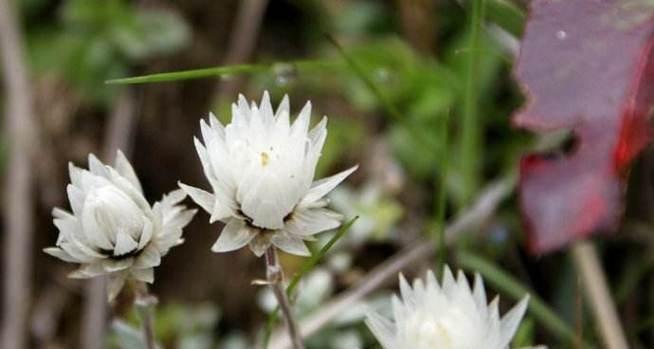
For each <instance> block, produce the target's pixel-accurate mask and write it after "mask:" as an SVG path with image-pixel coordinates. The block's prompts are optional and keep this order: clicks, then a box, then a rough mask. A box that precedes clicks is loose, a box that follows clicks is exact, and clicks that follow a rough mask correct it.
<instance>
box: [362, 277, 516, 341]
mask: <svg viewBox="0 0 654 349" xmlns="http://www.w3.org/2000/svg"><path fill="white" fill-rule="evenodd" d="M400 293H401V296H402V297H401V299H400V298H398V297H397V296H394V297H393V302H392V303H393V317H394V322H391V321H389V320H388V319H386V318H384V317H383V316H381V315H379V314H377V313H374V312H373V313H370V314H369V315H368V318H367V319H366V323H367V324H368V327H369V328H370V330H371V331H372V332H373V334H374V335H375V337H377V339H378V340H379V342H380V343H381V345H382V346H383V347H384V349H407V348H411V349H482V348H483V349H507V348H508V347H509V343H510V341H511V339H512V338H513V335H514V334H515V332H516V330H517V328H518V325H519V324H520V320H521V319H522V317H523V315H524V313H525V310H526V309H527V302H528V297H525V298H523V299H522V300H521V301H520V303H518V304H517V305H516V306H515V307H514V308H513V309H511V310H510V311H509V312H508V313H507V314H506V315H504V317H502V318H500V315H499V310H498V302H499V301H498V299H497V298H495V299H494V300H493V302H491V304H489V305H487V304H486V291H485V289H484V283H483V280H482V279H481V277H480V276H479V274H476V275H475V285H474V289H472V290H471V289H470V285H469V284H468V280H467V279H466V277H465V275H463V272H461V271H459V273H458V276H457V280H455V279H454V276H453V275H452V272H451V271H450V269H449V268H445V272H444V276H443V282H442V285H439V284H438V281H436V278H435V277H434V274H433V273H432V272H431V271H429V272H428V273H427V280H426V282H424V281H423V280H420V279H416V280H415V281H414V282H413V288H412V287H411V286H409V283H408V282H407V281H406V279H405V278H404V277H403V276H402V275H400Z"/></svg>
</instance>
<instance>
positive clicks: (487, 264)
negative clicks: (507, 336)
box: [457, 251, 578, 343]
mask: <svg viewBox="0 0 654 349" xmlns="http://www.w3.org/2000/svg"><path fill="white" fill-rule="evenodd" d="M457 261H458V263H459V265H460V266H461V267H463V268H464V269H467V270H469V271H473V272H478V273H480V274H481V275H482V276H483V277H484V280H486V281H488V282H489V283H490V284H492V285H493V286H494V287H495V288H496V289H497V290H498V291H501V292H502V293H504V294H507V295H509V296H510V297H512V298H514V299H515V300H519V299H522V297H524V296H525V295H526V294H529V295H530V298H529V310H530V312H531V314H532V315H533V316H534V318H536V319H537V320H538V321H540V322H541V323H542V324H543V326H544V327H546V328H547V329H548V330H550V331H551V332H552V334H554V335H555V336H557V337H558V338H559V339H560V340H562V341H564V342H567V343H575V341H576V340H578V338H577V335H576V333H575V331H574V330H573V329H572V328H571V327H570V326H569V325H568V324H567V323H566V322H565V321H563V320H562V319H561V318H560V317H559V316H558V315H556V313H555V312H554V311H553V310H552V309H551V308H550V307H549V306H548V305H547V304H546V303H545V302H544V301H543V300H542V299H541V298H540V297H538V296H537V295H535V294H533V292H530V290H529V289H528V288H527V287H525V286H523V285H522V284H521V283H520V282H519V281H518V280H516V279H515V278H513V277H512V276H511V275H510V274H508V273H507V272H505V271H504V270H502V269H501V268H499V267H498V266H496V265H495V264H494V263H493V262H491V261H488V260H486V259H484V258H483V257H481V256H478V255H474V254H472V253H469V252H466V251H459V252H458V254H457Z"/></svg>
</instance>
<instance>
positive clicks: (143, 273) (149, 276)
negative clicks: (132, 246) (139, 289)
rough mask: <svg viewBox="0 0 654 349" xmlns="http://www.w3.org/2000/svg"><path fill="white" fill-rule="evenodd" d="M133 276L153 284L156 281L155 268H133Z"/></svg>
mask: <svg viewBox="0 0 654 349" xmlns="http://www.w3.org/2000/svg"><path fill="white" fill-rule="evenodd" d="M132 276H133V277H134V278H135V279H136V280H139V281H143V282H147V283H149V284H151V283H153V282H154V268H145V269H132Z"/></svg>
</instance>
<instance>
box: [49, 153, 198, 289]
mask: <svg viewBox="0 0 654 349" xmlns="http://www.w3.org/2000/svg"><path fill="white" fill-rule="evenodd" d="M69 172H70V179H71V184H69V185H68V188H67V191H68V199H69V201H70V206H71V208H72V211H73V212H72V213H70V212H66V211H64V210H62V209H59V208H55V209H54V210H53V213H52V214H53V216H54V224H55V225H56V226H57V228H58V229H59V238H58V239H57V244H56V245H57V246H56V247H49V248H46V249H45V250H44V251H45V252H46V253H48V254H50V255H53V256H55V257H58V258H60V259H62V260H64V261H66V262H71V263H79V264H81V266H80V268H79V269H78V270H76V271H75V272H73V273H72V274H71V275H70V276H71V277H74V278H90V277H94V276H98V275H104V274H106V275H108V277H109V285H108V288H109V292H108V293H109V299H113V298H114V297H115V296H116V295H117V294H118V292H119V291H120V289H121V288H122V286H123V284H124V283H125V280H126V279H127V278H128V277H131V278H134V279H136V280H139V281H144V282H150V283H151V282H153V280H154V273H153V268H154V267H156V266H158V265H159V263H160V262H161V256H163V255H165V254H166V253H167V252H168V250H169V249H170V248H171V247H173V246H175V245H177V244H180V243H181V242H182V241H183V240H182V239H181V235H182V228H184V226H186V225H187V224H188V223H189V222H190V220H191V219H192V218H193V215H194V214H195V212H196V210H188V209H186V208H185V207H184V206H182V205H178V203H179V202H180V201H182V200H183V199H184V197H185V196H186V194H185V193H184V192H183V191H181V190H176V191H173V192H171V193H170V194H169V195H166V196H164V198H163V199H162V200H161V201H159V202H157V203H155V204H154V205H153V206H150V205H149V204H148V202H147V201H146V200H145V197H144V196H143V191H142V189H141V184H140V183H139V181H138V178H137V177H136V174H135V173H134V170H133V169H132V166H131V165H130V164H129V162H128V161H127V159H126V158H125V156H124V155H123V154H122V153H121V152H120V151H118V154H117V156H116V164H115V167H110V166H107V165H104V164H102V163H101V162H100V161H99V160H98V159H97V158H96V157H95V156H93V155H92V154H91V155H89V170H85V169H81V168H78V167H75V166H74V165H72V164H70V165H69Z"/></svg>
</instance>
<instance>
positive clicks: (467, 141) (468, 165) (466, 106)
mask: <svg viewBox="0 0 654 349" xmlns="http://www.w3.org/2000/svg"><path fill="white" fill-rule="evenodd" d="M471 4H472V11H471V15H470V27H469V30H470V38H469V41H468V50H467V52H466V53H465V54H466V69H465V87H464V95H463V111H462V112H463V118H462V119H463V122H462V127H461V149H460V151H461V167H462V170H463V179H464V184H465V193H464V198H463V199H464V202H463V204H464V205H465V204H467V203H468V202H469V200H470V199H472V196H473V195H474V194H475V192H476V191H477V187H478V185H479V183H478V180H479V168H480V156H479V153H480V151H479V146H480V144H481V137H482V133H481V130H482V125H481V124H480V122H481V120H480V118H479V96H478V91H477V85H476V80H477V77H478V75H479V51H480V50H479V46H480V38H481V29H482V24H483V20H484V7H485V6H484V5H485V4H484V0H472V1H471Z"/></svg>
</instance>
